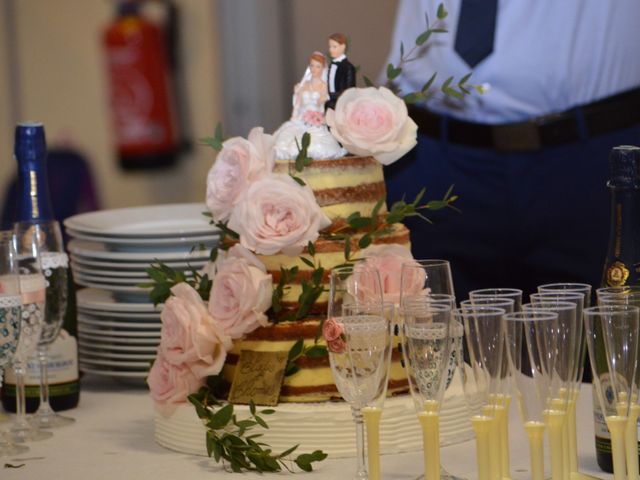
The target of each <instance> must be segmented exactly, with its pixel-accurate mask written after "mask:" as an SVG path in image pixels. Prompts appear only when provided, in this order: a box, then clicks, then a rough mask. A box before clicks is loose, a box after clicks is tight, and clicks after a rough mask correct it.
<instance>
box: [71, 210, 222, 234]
mask: <svg viewBox="0 0 640 480" xmlns="http://www.w3.org/2000/svg"><path fill="white" fill-rule="evenodd" d="M206 211H207V207H206V206H205V205H204V204H203V203H178V204H168V205H153V206H149V207H133V208H118V209H113V210H100V211H97V212H90V213H82V214H80V215H74V216H72V217H69V218H67V219H66V220H65V221H64V226H65V227H67V228H70V229H72V230H75V231H77V232H81V233H85V234H99V235H115V236H119V237H143V236H148V237H163V236H167V235H173V236H175V235H197V234H200V235H206V234H209V233H211V228H212V226H211V225H209V221H210V219H209V218H208V217H205V216H204V215H203V212H206Z"/></svg>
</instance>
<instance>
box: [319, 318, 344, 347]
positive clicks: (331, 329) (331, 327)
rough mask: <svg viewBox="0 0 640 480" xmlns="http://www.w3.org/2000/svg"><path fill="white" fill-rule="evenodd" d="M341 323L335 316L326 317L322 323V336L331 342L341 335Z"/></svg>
mask: <svg viewBox="0 0 640 480" xmlns="http://www.w3.org/2000/svg"><path fill="white" fill-rule="evenodd" d="M342 332H343V328H342V325H341V324H340V323H338V322H336V319H335V318H327V319H326V320H325V321H324V324H323V325H322V338H324V339H325V341H327V342H333V341H334V340H336V339H338V338H340V335H342Z"/></svg>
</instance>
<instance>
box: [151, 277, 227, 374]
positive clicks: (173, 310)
mask: <svg viewBox="0 0 640 480" xmlns="http://www.w3.org/2000/svg"><path fill="white" fill-rule="evenodd" d="M171 292H172V293H173V296H171V297H170V298H169V299H168V300H167V301H166V303H165V305H164V308H163V309H162V314H161V315H160V319H161V321H162V330H161V333H160V347H159V350H160V352H162V354H163V356H164V358H165V359H166V361H167V362H169V363H170V364H171V365H174V366H186V367H187V368H189V370H191V372H192V373H193V374H194V375H195V376H196V378H198V379H200V378H203V377H206V376H209V375H216V374H218V373H219V372H220V370H222V366H223V365H224V361H225V359H226V357H227V351H228V350H230V349H231V347H232V342H231V339H230V338H229V337H228V336H227V335H225V333H224V331H223V330H222V327H221V326H219V325H218V324H217V323H216V322H215V320H214V319H213V318H212V317H211V315H209V312H208V311H207V307H206V306H205V304H204V302H203V301H202V299H201V298H200V295H199V294H198V292H196V291H195V290H194V289H193V288H192V287H191V286H190V285H188V284H186V283H178V284H177V285H175V286H174V287H173V288H172V289H171Z"/></svg>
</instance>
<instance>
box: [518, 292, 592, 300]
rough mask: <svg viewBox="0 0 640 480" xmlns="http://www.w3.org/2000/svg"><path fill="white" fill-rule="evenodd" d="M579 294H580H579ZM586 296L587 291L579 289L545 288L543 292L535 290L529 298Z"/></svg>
mask: <svg viewBox="0 0 640 480" xmlns="http://www.w3.org/2000/svg"><path fill="white" fill-rule="evenodd" d="M578 295H579V296H578ZM585 296H586V293H584V292H580V291H578V290H545V291H543V292H535V293H532V294H531V295H529V298H554V297H564V298H571V297H573V298H582V299H584V297H585Z"/></svg>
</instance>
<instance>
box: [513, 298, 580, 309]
mask: <svg viewBox="0 0 640 480" xmlns="http://www.w3.org/2000/svg"><path fill="white" fill-rule="evenodd" d="M540 303H541V304H542V305H546V304H548V305H549V306H552V307H553V308H557V309H559V310H575V309H576V308H577V305H576V304H575V303H572V302H563V301H562V300H560V301H558V302H547V301H544V302H540ZM549 308H550V307H544V306H541V305H535V304H533V303H531V302H530V303H525V304H523V305H522V311H524V310H549Z"/></svg>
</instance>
